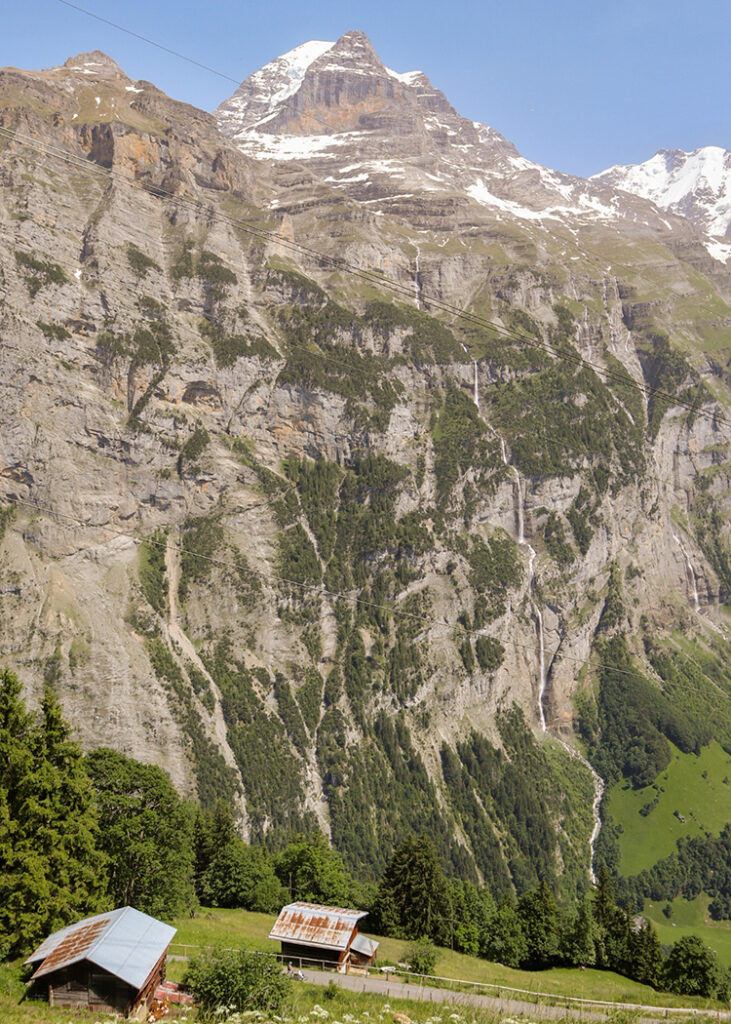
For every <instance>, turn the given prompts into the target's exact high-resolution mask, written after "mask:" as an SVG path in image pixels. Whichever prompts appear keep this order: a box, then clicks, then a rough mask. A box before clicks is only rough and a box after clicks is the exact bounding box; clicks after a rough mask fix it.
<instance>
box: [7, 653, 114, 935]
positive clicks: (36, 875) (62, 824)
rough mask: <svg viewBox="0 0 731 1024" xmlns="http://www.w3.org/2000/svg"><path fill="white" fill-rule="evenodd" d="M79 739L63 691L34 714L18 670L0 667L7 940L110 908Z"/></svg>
mask: <svg viewBox="0 0 731 1024" xmlns="http://www.w3.org/2000/svg"><path fill="white" fill-rule="evenodd" d="M98 843H99V834H98V825H97V818H96V810H95V806H94V803H93V797H92V791H91V786H90V783H89V778H88V775H87V774H86V771H85V767H84V759H83V754H82V752H81V749H80V748H79V746H78V745H77V744H76V743H74V742H73V741H72V740H71V739H70V738H69V727H68V725H67V724H66V722H65V721H64V719H63V717H62V715H61V710H60V707H59V704H58V701H57V700H56V697H55V696H54V695H53V694H52V693H51V691H46V694H45V696H44V698H43V703H42V707H41V716H40V719H38V718H36V717H35V716H33V715H30V714H29V713H28V712H27V711H26V709H25V705H24V703H23V700H22V696H21V687H20V683H19V681H18V679H17V677H16V676H15V675H14V674H13V673H12V672H9V671H8V670H3V671H0V944H2V945H3V946H4V947H5V948H6V950H7V951H8V952H10V953H21V952H27V951H29V950H30V949H31V947H32V946H33V945H35V944H36V943H37V942H38V941H39V940H40V939H41V938H43V937H44V936H45V935H47V934H49V933H50V932H53V931H56V930H57V929H59V928H62V927H63V926H65V925H67V924H70V923H71V922H73V921H75V920H78V919H79V918H81V917H84V916H85V915H87V914H90V913H95V912H97V911H99V910H103V909H106V907H107V906H108V901H107V895H106V874H105V858H104V855H103V854H102V853H101V852H100V849H99V845H98Z"/></svg>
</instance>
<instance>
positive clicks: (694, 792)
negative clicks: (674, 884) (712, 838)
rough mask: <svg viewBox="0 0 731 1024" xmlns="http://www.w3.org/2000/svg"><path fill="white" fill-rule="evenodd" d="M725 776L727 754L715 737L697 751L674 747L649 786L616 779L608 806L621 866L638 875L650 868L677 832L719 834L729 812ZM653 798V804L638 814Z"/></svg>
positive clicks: (730, 762) (730, 767)
mask: <svg viewBox="0 0 731 1024" xmlns="http://www.w3.org/2000/svg"><path fill="white" fill-rule="evenodd" d="M724 779H729V780H731V756H729V755H728V754H727V753H726V751H725V750H724V749H723V748H722V747H721V746H719V744H718V743H716V742H715V741H714V742H713V743H711V744H709V746H707V747H704V748H703V749H702V750H701V753H700V755H699V756H698V757H696V756H695V754H682V753H681V752H680V751H679V750H677V748H675V749H674V750H673V759H672V761H671V762H670V764H669V765H668V767H667V769H666V770H665V771H664V772H663V773H662V774H661V775H659V776H658V778H657V779H656V780H655V782H654V783H653V784H652V785H651V786H645V787H644V788H643V789H632V788H631V787H630V786H629V784H628V783H621V784H620V783H618V784H617V785H616V786H615V787H614V788H613V789H612V791H611V793H610V794H609V802H608V812H609V815H610V816H611V818H612V820H613V822H614V824H615V825H621V827H622V833H621V835H620V838H619V844H620V850H621V860H620V865H619V869H620V872H621V873H622V874H623V875H636V874H637V873H638V872H639V871H642V870H643V869H645V868H651V867H652V865H653V864H655V863H657V861H658V860H660V859H661V858H662V857H667V856H668V855H669V854H671V853H673V851H674V850H675V843H676V841H677V840H678V839H679V838H680V837H681V836H697V835H704V834H705V833H706V832H711V833H713V834H715V835H718V833H719V832H720V831H721V829H722V828H723V826H724V825H725V824H726V822H727V821H728V820H729V818H730V817H731V783H730V782H724V781H723V780H724ZM655 798H657V804H656V806H655V807H654V809H653V810H651V811H650V813H649V814H647V815H644V816H643V815H642V814H640V809H641V808H642V807H645V806H647V805H648V804H649V803H651V802H653V801H654V799H655ZM676 811H677V812H678V814H679V815H681V816H682V817H683V818H684V819H685V820H684V821H681V819H680V818H679V817H678V816H677V815H676V814H675V812H676Z"/></svg>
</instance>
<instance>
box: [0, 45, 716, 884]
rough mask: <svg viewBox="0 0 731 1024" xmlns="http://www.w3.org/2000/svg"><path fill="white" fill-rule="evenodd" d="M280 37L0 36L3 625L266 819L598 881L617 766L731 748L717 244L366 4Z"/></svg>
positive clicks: (46, 676)
mask: <svg viewBox="0 0 731 1024" xmlns="http://www.w3.org/2000/svg"><path fill="white" fill-rule="evenodd" d="M322 46H327V47H328V48H327V49H325V50H323V49H322ZM300 58H302V59H300ZM310 58H312V59H310ZM280 61H283V62H284V65H283V67H284V71H283V70H282V67H279V66H277V67H275V68H274V69H273V70H272V69H269V71H267V69H264V71H267V73H266V74H264V73H263V72H259V73H257V74H258V75H259V78H256V76H253V77H254V80H253V81H252V80H250V81H249V83H248V85H247V84H246V83H244V85H243V86H242V87H241V90H240V91H239V92H237V94H235V97H234V100H235V102H234V100H232V101H230V102H229V103H228V104H224V105H223V106H222V108H220V109H219V111H218V113H217V116H214V115H211V114H207V113H204V112H202V111H198V110H195V109H194V108H192V107H190V106H187V105H185V104H181V103H178V102H176V101H175V100H173V99H170V98H168V97H167V96H165V95H164V94H162V93H161V92H160V91H159V90H157V89H156V88H155V87H154V86H153V85H151V84H150V83H147V82H133V81H131V80H130V79H129V78H127V76H126V75H125V74H124V72H123V71H122V70H121V69H120V68H119V67H118V66H117V65H116V64H115V63H114V62H113V61H112V60H110V59H109V58H108V57H106V56H105V55H103V54H100V53H93V54H82V55H80V56H78V57H76V58H73V59H71V60H69V61H67V62H66V64H65V65H64V66H63V67H59V68H53V69H49V70H45V71H20V70H16V69H4V70H3V71H2V72H0V175H1V177H2V183H3V192H2V197H1V199H0V224H1V225H2V236H3V246H2V250H0V274H1V278H0V280H1V281H2V301H1V305H0V329H1V332H2V334H1V337H2V342H1V345H2V347H1V348H0V353H1V358H2V370H3V372H2V377H1V378H0V410H2V411H1V412H0V416H1V417H2V430H1V431H0V500H1V501H2V517H1V518H0V523H1V528H0V532H1V533H2V538H1V540H0V543H1V545H2V559H1V560H0V596H1V603H0V649H2V651H3V655H4V659H5V660H7V661H8V663H9V664H10V665H11V666H13V667H14V668H15V669H17V671H18V673H19V675H20V676H21V677H22V679H23V680H24V681H25V683H26V685H27V687H28V689H29V692H30V693H31V694H32V695H33V696H34V698H35V699H36V700H37V699H38V696H39V694H40V691H41V689H42V687H43V685H44V684H48V685H51V686H53V687H54V688H55V689H56V691H57V692H58V693H59V694H60V696H61V699H62V703H63V706H64V709H65V711H66V714H67V715H68V716H69V718H70V719H71V720H72V721H73V723H74V725H75V727H76V728H77V730H78V734H79V737H80V738H81V740H82V742H83V743H84V744H85V745H86V746H87V747H94V746H98V745H100V744H112V745H114V746H116V747H117V748H119V749H120V750H123V751H124V752H126V753H129V754H131V755H133V756H134V757H138V758H141V759H143V760H151V761H155V762H157V763H159V764H161V765H162V766H164V767H165V768H166V770H167V771H169V772H170V774H171V776H172V778H173V779H174V781H175V784H176V786H177V787H178V788H179V790H180V791H181V792H183V793H187V794H189V795H192V796H194V797H197V798H198V799H199V800H200V801H201V802H202V803H203V804H204V805H208V806H210V805H211V804H213V803H214V802H215V800H216V799H217V798H221V797H222V798H224V799H226V800H228V801H230V802H232V803H233V804H234V805H235V806H236V808H237V809H238V811H239V812H240V814H241V820H242V830H243V833H244V834H245V835H246V836H247V837H248V838H251V839H253V840H257V839H266V840H267V842H269V843H270V844H271V845H273V846H277V845H278V844H281V842H282V841H283V838H284V837H285V836H287V835H288V834H290V833H291V832H292V831H296V830H308V829H313V828H321V829H322V830H324V831H325V832H326V834H328V835H329V836H330V838H331V840H332V842H333V843H334V844H335V846H336V847H337V848H338V849H339V850H340V851H341V852H342V854H343V856H344V858H345V861H346V863H347V865H348V867H349V868H350V869H351V870H353V871H355V872H356V873H357V874H359V875H360V876H361V877H363V878H376V877H378V876H379V875H380V873H381V872H382V870H383V868H384V866H385V864H386V863H387V862H388V860H389V858H390V856H391V854H392V852H393V849H394V847H395V846H396V845H397V844H398V842H399V840H400V839H401V838H402V837H403V835H404V834H405V833H407V832H409V831H412V830H413V831H417V832H421V831H426V832H428V834H429V835H430V836H431V837H432V839H433V840H434V842H435V844H436V845H437V847H438V849H439V852H440V854H441V856H442V858H443V859H444V861H445V864H446V865H447V866H448V869H449V871H450V872H451V873H453V874H459V875H462V876H463V877H465V878H472V879H475V880H476V879H480V880H484V881H486V882H488V883H489V884H490V885H491V886H492V887H493V888H494V889H495V890H496V891H498V892H500V891H508V890H511V889H516V890H517V891H519V892H520V891H523V890H525V889H526V888H528V887H530V886H531V885H534V884H535V883H536V882H537V880H538V878H539V877H547V878H548V879H550V880H551V881H552V882H553V883H554V884H555V885H556V886H557V887H560V888H562V889H563V890H564V891H565V892H566V893H571V892H577V891H582V890H583V889H584V888H586V886H587V885H588V884H589V877H590V871H591V866H592V865H591V860H592V854H593V846H594V841H595V839H596V832H597V820H596V816H597V808H598V804H599V799H600V797H601V794H602V792H603V788H604V784H605V783H606V784H608V785H612V784H614V783H616V782H618V781H620V780H622V779H627V780H630V781H631V783H632V784H633V785H635V786H644V785H648V784H651V783H652V782H654V781H655V779H656V778H657V776H658V775H659V774H660V773H661V772H663V771H665V769H666V768H667V766H668V764H669V763H670V759H671V756H672V753H671V751H672V748H671V746H670V743H671V742H672V743H673V744H675V746H676V747H678V748H679V749H680V750H682V751H683V752H684V753H685V754H687V755H689V756H692V757H695V756H696V755H697V754H698V753H699V752H700V751H701V750H703V749H705V748H706V747H707V745H708V744H709V743H710V742H711V741H712V740H716V741H717V742H718V743H719V744H720V745H721V746H723V747H724V748H725V749H726V750H729V749H731V747H729V744H731V705H730V700H729V694H730V692H731V680H730V679H729V676H728V673H727V671H726V669H725V665H726V663H727V659H728V653H729V649H728V647H729V645H728V638H727V637H728V609H727V607H726V602H727V600H728V595H729V593H731V548H730V546H729V525H728V524H729V504H730V503H729V468H730V466H731V463H730V462H729V441H730V435H729V424H730V423H731V420H730V419H729V365H730V362H729V361H730V354H729V325H730V324H731V273H730V272H729V269H728V267H727V265H726V264H725V263H724V262H723V260H722V259H720V258H714V256H713V255H712V252H713V251H714V250H713V249H712V248H711V250H709V248H708V246H709V238H708V236H706V235H705V234H703V232H702V231H701V230H700V229H699V228H698V227H697V226H694V225H693V224H692V223H691V222H689V221H688V220H686V219H684V218H682V217H680V216H675V215H672V214H668V215H665V214H660V212H659V211H658V210H657V208H656V207H654V206H653V205H652V204H651V203H650V202H648V201H646V200H644V199H642V198H638V197H631V196H628V195H626V194H623V193H620V192H617V191H614V190H613V189H612V188H611V187H610V186H608V185H603V184H597V183H594V182H586V181H582V180H581V179H576V178H569V177H568V176H565V175H560V174H558V173H557V172H552V171H550V170H548V169H546V168H541V167H539V166H538V165H536V164H531V163H530V161H528V160H525V159H524V158H523V157H521V156H520V155H519V154H518V153H517V151H516V150H515V148H514V147H513V146H512V144H510V143H509V142H507V140H505V139H504V138H503V137H502V136H501V135H499V133H498V132H496V131H495V130H494V129H491V128H488V127H487V126H484V125H476V124H473V123H472V122H466V121H465V120H464V119H462V118H461V117H460V116H459V115H458V114H457V113H456V112H455V111H454V110H453V109H452V108H451V107H450V106H449V103H448V101H447V100H446V98H445V97H443V95H442V94H441V93H438V92H437V91H436V90H434V89H433V87H432V86H431V85H430V83H429V82H428V79H426V77H425V76H423V75H421V73H418V74H417V73H409V74H407V75H401V74H399V73H395V72H392V71H390V70H389V69H386V68H384V66H383V65H382V64H381V62H380V60H379V59H378V57H377V55H376V54H375V53H374V52H373V50H372V47H371V46H370V43H369V42H368V40H367V39H365V37H363V36H362V34H359V33H348V34H347V35H346V36H344V37H342V39H341V40H339V41H338V42H337V43H335V44H332V45H330V44H318V45H317V46H314V47H311V48H310V49H309V50H307V52H306V54H305V56H304V57H302V55H301V54H300V55H299V57H296V58H291V57H290V56H289V55H286V56H285V57H284V58H280ZM287 69H289V71H288V70H287ZM292 69H294V72H293V73H291V74H290V72H292ZM282 75H284V76H285V78H287V81H288V82H289V83H290V85H289V86H287V87H285V86H284V85H283V84H282V79H281V76H282ZM278 76H279V77H278ZM293 140H294V141H293ZM313 140H315V141H313ZM316 140H319V141H316ZM356 164H357V166H356ZM461 311H466V312H465V314H462V312H461ZM678 637H681V638H682V641H683V644H684V645H685V646H683V645H682V644H680V643H679V641H678ZM688 694H692V699H688ZM582 751H583V753H582ZM585 754H586V755H588V759H589V761H591V764H592V765H593V768H594V770H595V771H594V772H593V771H592V769H591V768H590V767H589V764H588V761H587V760H586V758H585V756H584V755H585ZM596 772H598V775H597V774H596ZM610 839H611V836H608V837H607V844H608V845H607V844H605V848H604V850H603V851H602V850H601V849H600V845H601V844H600V845H599V846H597V855H598V857H599V860H598V861H597V863H599V861H601V860H602V859H603V861H604V862H607V863H610V864H614V863H615V861H613V860H612V856H613V855H612V853H611V849H610V846H611V843H610V842H609V840H610ZM615 860H616V858H615Z"/></svg>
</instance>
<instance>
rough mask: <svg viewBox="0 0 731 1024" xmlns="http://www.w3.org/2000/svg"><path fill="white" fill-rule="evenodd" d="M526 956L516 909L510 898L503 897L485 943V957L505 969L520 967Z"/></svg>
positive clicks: (525, 946) (524, 942)
mask: <svg viewBox="0 0 731 1024" xmlns="http://www.w3.org/2000/svg"><path fill="white" fill-rule="evenodd" d="M527 954H528V945H527V943H526V941H525V936H524V935H523V926H522V925H521V923H520V917H519V915H518V910H517V907H516V906H515V903H514V902H513V900H512V898H511V897H509V896H505V897H503V899H502V900H501V901H500V903H499V905H498V908H497V910H496V911H495V916H494V917H493V920H492V928H491V930H490V934H489V938H488V939H487V941H486V943H485V956H486V957H487V959H488V960H494V961H495V962H497V963H501V964H504V965H505V966H506V967H520V965H521V964H522V963H523V961H524V960H525V959H526V956H527Z"/></svg>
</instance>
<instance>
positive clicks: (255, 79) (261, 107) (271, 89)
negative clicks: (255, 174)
mask: <svg viewBox="0 0 731 1024" xmlns="http://www.w3.org/2000/svg"><path fill="white" fill-rule="evenodd" d="M334 46H335V43H334V42H324V41H322V40H320V39H311V40H310V41H309V42H307V43H302V45H301V46H295V48H294V49H293V50H289V51H288V52H287V53H283V54H282V56H281V57H277V58H276V59H275V60H273V61H270V63H269V64H265V65H264V67H263V68H259V70H258V71H255V72H254V74H253V75H249V77H248V78H247V79H246V80H245V81H243V82H242V83H241V85H240V86H239V87H238V89H237V90H236V92H235V93H234V94H233V96H232V97H231V98H230V99H228V100H226V102H225V103H222V104H221V106H220V107H219V109H218V111H217V114H218V116H219V118H220V120H221V122H222V124H227V123H230V122H233V123H235V124H236V126H237V127H248V126H250V125H255V124H257V123H258V122H259V121H261V120H262V118H266V117H267V115H268V114H270V113H271V112H272V111H273V110H275V109H276V108H277V107H278V106H279V105H280V104H281V103H284V101H285V100H287V99H289V97H290V96H293V95H294V94H295V93H296V92H297V90H298V89H299V87H300V86H301V85H302V80H303V78H304V77H305V74H306V73H307V69H308V68H309V67H310V65H311V64H313V63H314V62H315V61H316V60H317V59H318V58H319V57H322V55H323V54H324V53H327V51H328V50H331V49H332V48H333V47H334Z"/></svg>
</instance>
